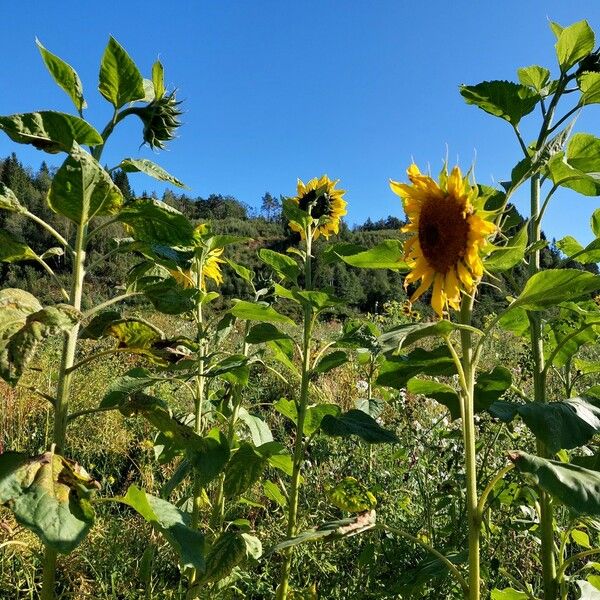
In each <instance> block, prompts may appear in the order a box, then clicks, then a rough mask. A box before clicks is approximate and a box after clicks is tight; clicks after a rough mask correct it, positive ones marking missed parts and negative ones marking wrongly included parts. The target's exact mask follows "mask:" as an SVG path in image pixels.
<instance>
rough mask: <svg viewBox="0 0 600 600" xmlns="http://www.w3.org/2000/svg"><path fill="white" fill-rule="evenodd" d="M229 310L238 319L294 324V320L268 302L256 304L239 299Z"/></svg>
mask: <svg viewBox="0 0 600 600" xmlns="http://www.w3.org/2000/svg"><path fill="white" fill-rule="evenodd" d="M229 312H230V313H231V314H232V315H233V316H234V317H237V318H238V319H246V320H248V321H263V322H267V323H286V324H287V325H293V324H294V321H292V319H290V318H289V317H286V316H285V315H282V314H281V313H278V312H277V311H276V310H275V309H274V308H272V307H271V306H267V305H266V304H256V303H254V302H246V301H245V300H238V301H237V302H236V303H235V304H234V305H233V307H232V308H231V309H230V310H229Z"/></svg>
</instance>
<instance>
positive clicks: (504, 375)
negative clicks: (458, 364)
mask: <svg viewBox="0 0 600 600" xmlns="http://www.w3.org/2000/svg"><path fill="white" fill-rule="evenodd" d="M511 384H512V374H511V372H510V371H509V370H508V369H507V368H506V367H503V366H500V365H499V366H496V367H494V368H493V369H492V370H491V371H484V372H482V373H478V374H477V380H476V382H475V389H474V397H475V410H476V411H478V412H479V411H482V410H486V409H487V408H489V406H491V404H492V403H493V402H496V401H497V400H499V399H500V397H501V396H502V395H503V394H504V393H505V392H506V390H508V389H509V388H510V386H511Z"/></svg>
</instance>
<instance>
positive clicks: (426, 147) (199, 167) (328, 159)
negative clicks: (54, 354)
mask: <svg viewBox="0 0 600 600" xmlns="http://www.w3.org/2000/svg"><path fill="white" fill-rule="evenodd" d="M567 5H568V6H567ZM10 13H11V18H10V25H9V26H6V23H5V27H4V28H3V32H2V36H0V52H1V55H2V56H3V65H2V70H1V71H0V81H1V89H2V93H1V94H0V114H11V113H16V112H28V111H33V110H39V109H48V108H54V109H57V110H63V111H71V110H72V109H71V106H70V102H69V100H68V98H67V96H66V95H64V93H63V92H62V91H61V90H60V89H58V88H56V87H55V86H54V84H53V83H52V81H51V79H50V76H49V75H48V73H47V72H46V71H45V67H44V65H43V63H42V61H41V58H40V56H39V53H38V50H37V49H36V47H35V44H34V40H35V37H36V36H37V37H39V39H40V40H41V41H42V42H43V44H44V45H45V46H46V47H47V48H48V49H49V50H51V51H52V52H54V53H56V54H58V55H59V56H61V57H62V58H64V59H65V60H67V61H68V62H69V63H71V65H72V66H73V67H75V68H76V70H77V71H78V72H79V74H80V76H81V78H82V80H83V84H84V91H85V94H86V98H87V101H88V104H89V105H90V109H89V111H88V113H87V115H88V118H89V120H90V121H91V122H92V123H94V124H95V125H96V127H97V128H98V129H102V127H103V125H104V123H105V122H106V120H107V119H108V117H109V114H110V107H109V105H108V103H106V102H105V101H104V100H103V99H102V98H101V97H100V95H99V94H98V92H97V75H98V65H99V61H100V57H101V55H102V52H103V49H104V46H105V45H106V42H107V39H108V35H109V34H112V35H114V36H115V37H116V38H117V40H119V42H120V43H121V44H122V45H123V46H124V47H125V48H126V49H127V50H128V52H129V53H130V54H131V56H132V57H133V58H134V59H135V61H136V62H137V63H138V65H139V66H140V68H141V70H142V72H143V74H144V75H145V76H149V73H150V68H151V65H152V62H153V61H154V60H155V59H156V58H157V57H158V56H160V58H161V60H162V62H163V64H164V66H165V75H166V81H167V84H168V85H169V86H170V87H171V88H172V87H177V88H178V90H179V93H178V95H179V97H180V98H181V99H183V100H184V101H185V104H184V107H185V111H186V113H185V115H184V123H185V124H184V126H183V127H182V128H181V130H180V134H179V138H178V139H177V140H176V141H174V142H172V143H171V144H170V146H169V151H168V152H164V153H161V154H155V153H152V152H150V151H149V150H148V149H147V148H142V149H138V146H139V143H140V141H141V128H140V126H139V125H138V122H137V121H134V120H133V119H131V122H130V123H126V126H125V127H124V128H123V129H122V130H121V131H120V132H119V133H118V135H115V136H114V138H113V139H112V141H111V143H110V146H109V148H107V151H106V152H105V154H104V158H103V160H105V161H106V162H107V163H108V164H114V163H116V162H117V161H118V160H119V159H120V158H121V157H124V156H132V157H146V158H151V159H153V160H155V161H156V162H159V163H160V164H162V165H163V166H164V167H165V168H166V169H167V170H169V171H171V172H172V173H173V174H174V175H176V176H177V177H179V178H180V179H183V180H184V181H185V182H186V183H187V184H188V185H189V187H190V188H191V191H190V192H189V194H190V195H192V196H207V195H208V194H210V193H213V192H215V193H222V194H231V195H233V196H235V197H236V198H238V199H240V200H242V201H244V202H246V203H248V204H250V205H254V206H258V204H259V203H260V198H261V196H262V195H263V194H264V192H265V191H270V192H271V193H272V194H275V195H278V194H285V195H290V194H293V193H294V191H295V181H296V178H297V177H300V178H302V179H305V180H306V179H310V178H311V177H314V176H317V175H321V174H322V173H327V174H328V175H329V176H330V177H332V178H340V179H341V185H340V187H342V188H344V189H346V190H347V200H348V201H349V206H348V209H349V215H348V217H347V219H348V222H349V223H350V224H353V223H359V222H362V221H364V220H365V219H366V218H367V217H371V218H372V219H374V220H375V219H378V218H381V217H385V216H387V215H388V214H394V215H398V216H402V213H401V208H400V203H399V199H398V198H397V197H396V196H394V194H392V192H391V191H390V190H389V187H388V183H387V181H388V178H390V177H391V178H393V179H403V178H404V175H405V169H406V167H407V166H408V164H409V163H410V161H411V159H413V158H414V160H415V161H416V162H417V163H418V164H419V165H420V166H421V167H422V168H426V167H427V165H428V164H430V165H431V167H432V170H433V171H434V172H437V171H438V170H439V167H440V165H441V161H442V159H443V158H444V156H445V155H446V148H448V156H449V160H450V163H451V164H452V163H454V162H456V161H457V160H458V161H459V162H460V165H461V166H462V167H463V168H464V169H467V168H468V167H469V166H470V165H471V163H472V161H473V160H474V159H475V160H476V166H475V173H476V176H477V179H478V181H480V182H481V183H487V184H493V183H494V182H497V181H501V180H503V179H506V178H507V177H508V175H509V173H510V170H511V168H512V166H513V165H514V163H515V162H516V161H517V160H518V159H519V157H520V156H519V148H518V146H517V144H516V141H515V140H514V138H513V134H512V131H511V128H510V126H509V125H508V124H507V123H505V122H503V121H500V120H498V119H495V118H493V117H491V116H489V115H487V114H485V113H483V112H481V111H480V110H478V109H476V108H474V107H471V106H467V105H466V104H464V102H463V100H462V98H461V96H460V95H459V93H458V85H459V84H460V83H470V84H474V83H478V82H480V81H482V80H484V79H512V80H516V69H517V67H520V66H527V65H531V64H540V65H544V66H548V67H550V68H551V69H552V70H553V72H555V71H556V67H555V55H554V48H553V44H554V37H553V35H552V33H551V31H550V29H549V27H548V19H549V18H550V19H552V20H555V21H557V22H559V23H561V24H563V25H567V24H570V23H572V22H574V21H577V20H580V19H583V18H585V19H587V20H588V21H589V23H590V25H591V26H592V27H593V28H594V29H595V30H597V31H598V33H599V38H598V39H599V41H600V3H597V2H589V1H588V2H577V1H572V2H569V3H566V2H564V1H559V0H555V1H552V2H537V1H534V2H524V1H522V0H521V1H519V2H516V1H512V0H509V1H505V2H473V1H470V2H467V1H464V0H458V1H454V2H449V1H448V0H445V1H439V0H429V1H428V2H418V3H417V2H405V1H400V0H396V1H392V0H390V1H386V0H371V1H367V0H364V1H358V0H347V1H342V0H338V1H326V0H322V1H297V2H291V1H290V2H288V1H281V0H279V1H276V0H268V1H267V0H253V1H251V0H247V1H242V0H238V1H235V2H234V1H228V0H220V1H217V0H214V1H211V2H208V1H206V0H202V1H198V2H191V1H190V2H177V3H175V2H172V3H167V2H164V0H163V1H161V2H159V1H157V0H145V1H144V2H108V1H103V2H94V3H91V2H90V3H82V2H72V1H70V0H62V1H61V2H60V3H49V2H39V1H28V2H22V3H20V4H13V5H11V9H10ZM577 129H578V130H583V131H589V132H591V133H594V134H596V135H599V136H600V105H598V106H591V107H589V108H588V110H587V111H586V112H585V113H584V114H583V116H582V117H580V119H579V121H578V124H577ZM527 132H528V129H527V127H525V134H526V135H527ZM530 135H533V130H530ZM12 151H16V152H17V153H18V155H19V156H20V157H21V159H22V160H23V161H24V162H25V163H26V164H28V165H31V166H33V167H34V168H37V167H38V166H39V163H40V162H41V160H43V159H48V155H42V154H41V153H40V152H38V151H35V150H32V149H28V148H25V147H24V146H17V145H15V144H13V143H12V142H11V141H10V140H9V139H8V138H6V137H5V136H2V137H0V156H5V155H7V154H8V153H9V152H12ZM57 161H58V159H56V158H51V160H50V161H49V162H51V163H54V164H57ZM132 184H133V186H134V188H135V189H136V191H138V192H141V191H142V190H151V189H157V190H158V191H159V192H160V191H161V190H162V189H163V188H162V187H161V186H160V185H158V184H155V183H154V182H153V181H152V180H148V179H146V178H145V177H144V176H138V175H136V176H135V177H132ZM518 204H519V206H521V207H523V208H525V206H526V203H525V197H524V196H523V197H522V198H519V199H518ZM599 205H600V202H599V201H598V199H596V198H584V197H579V196H577V195H574V194H567V193H562V194H558V195H557V196H556V198H555V200H554V204H553V205H552V206H551V208H550V210H549V211H548V214H547V218H546V222H545V225H544V228H545V230H546V231H547V233H548V234H549V236H551V237H556V238H560V237H562V236H563V235H566V234H567V233H570V234H575V235H576V236H577V237H578V238H579V239H580V240H581V241H589V240H590V239H591V233H590V231H589V227H588V220H589V216H590V215H591V213H592V211H593V210H594V209H595V208H597V207H598V206H599Z"/></svg>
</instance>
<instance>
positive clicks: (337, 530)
mask: <svg viewBox="0 0 600 600" xmlns="http://www.w3.org/2000/svg"><path fill="white" fill-rule="evenodd" d="M375 524H376V513H375V511H374V510H370V511H367V512H363V513H360V514H358V515H354V516H353V517H348V518H347V519H340V520H338V521H328V522H327V523H323V524H322V525H320V526H319V527H317V528H315V529H308V530H306V531H302V532H301V533H299V534H297V535H296V536H294V537H293V538H289V539H286V540H284V541H283V542H280V543H279V544H277V545H276V546H273V548H271V549H270V551H269V554H270V553H272V552H281V551H282V550H285V549H286V548H292V547H293V546H297V545H298V544H303V543H304V542H315V541H317V540H320V541H334V540H339V539H341V538H345V537H350V536H353V535H358V534H359V533H363V532H364V531H369V529H373V527H375Z"/></svg>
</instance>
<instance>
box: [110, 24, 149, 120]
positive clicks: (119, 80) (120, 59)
mask: <svg viewBox="0 0 600 600" xmlns="http://www.w3.org/2000/svg"><path fill="white" fill-rule="evenodd" d="M99 78H100V83H99V85H98V90H99V91H100V93H101V94H102V95H103V96H104V97H105V98H106V99H107V100H108V101H109V102H110V103H111V104H112V105H113V106H114V107H115V108H117V109H118V108H121V107H122V106H123V105H124V104H127V103H128V102H134V101H135V100H142V99H143V98H144V97H145V95H146V94H145V91H144V79H143V77H142V74H141V73H140V71H139V69H138V68H137V66H136V64H135V63H134V62H133V60H132V59H131V57H130V56H129V54H127V52H126V51H125V49H124V48H123V46H121V45H120V44H119V42H117V40H115V38H113V37H112V36H110V39H109V41H108V45H107V46H106V49H105V50H104V55H103V56H102V62H101V64H100V76H99Z"/></svg>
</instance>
